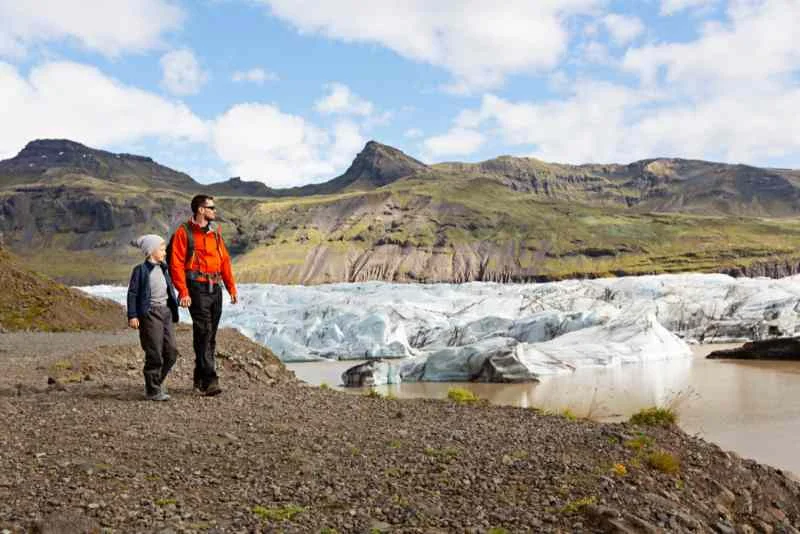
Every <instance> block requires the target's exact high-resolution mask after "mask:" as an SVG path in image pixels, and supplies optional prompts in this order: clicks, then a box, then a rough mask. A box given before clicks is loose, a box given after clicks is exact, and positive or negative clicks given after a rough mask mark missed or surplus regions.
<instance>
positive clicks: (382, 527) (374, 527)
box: [369, 521, 392, 532]
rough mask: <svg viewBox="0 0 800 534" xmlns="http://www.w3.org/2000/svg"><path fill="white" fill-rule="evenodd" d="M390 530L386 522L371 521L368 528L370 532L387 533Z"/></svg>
mask: <svg viewBox="0 0 800 534" xmlns="http://www.w3.org/2000/svg"><path fill="white" fill-rule="evenodd" d="M391 528H392V525H390V524H389V523H387V522H386V521H373V522H372V523H371V524H370V526H369V529H370V532H375V531H377V532H388V531H389V530H390V529H391Z"/></svg>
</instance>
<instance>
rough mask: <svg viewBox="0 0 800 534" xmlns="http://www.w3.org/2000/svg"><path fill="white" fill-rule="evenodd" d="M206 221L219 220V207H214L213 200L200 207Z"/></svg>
mask: <svg viewBox="0 0 800 534" xmlns="http://www.w3.org/2000/svg"><path fill="white" fill-rule="evenodd" d="M200 210H201V211H202V212H203V215H204V216H205V218H206V220H209V221H213V220H215V219H216V218H217V211H216V210H217V207H216V206H215V205H214V201H213V200H207V201H206V203H205V204H204V205H202V206H201V207H200Z"/></svg>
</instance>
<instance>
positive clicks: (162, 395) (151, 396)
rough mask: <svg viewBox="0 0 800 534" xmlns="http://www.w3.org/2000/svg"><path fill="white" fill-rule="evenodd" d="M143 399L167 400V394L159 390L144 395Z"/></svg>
mask: <svg viewBox="0 0 800 534" xmlns="http://www.w3.org/2000/svg"><path fill="white" fill-rule="evenodd" d="M145 399H147V400H150V401H167V400H169V395H168V394H167V393H166V392H165V391H161V390H159V391H158V393H151V394H148V395H145Z"/></svg>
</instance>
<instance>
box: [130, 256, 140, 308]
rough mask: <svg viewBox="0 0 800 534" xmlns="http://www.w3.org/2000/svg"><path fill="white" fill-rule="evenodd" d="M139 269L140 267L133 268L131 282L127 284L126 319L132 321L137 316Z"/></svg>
mask: <svg viewBox="0 0 800 534" xmlns="http://www.w3.org/2000/svg"><path fill="white" fill-rule="evenodd" d="M141 268H142V266H141V265H137V266H136V267H134V268H133V272H132V273H131V281H130V283H129V284H128V319H133V318H134V317H137V316H138V313H136V301H137V299H138V296H139V277H140V274H139V271H140V270H141Z"/></svg>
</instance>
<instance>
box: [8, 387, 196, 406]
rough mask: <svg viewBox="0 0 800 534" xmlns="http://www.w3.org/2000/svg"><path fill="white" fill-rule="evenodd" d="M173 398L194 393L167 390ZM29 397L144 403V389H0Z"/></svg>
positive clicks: (189, 395) (11, 393)
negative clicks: (51, 396) (49, 396)
mask: <svg viewBox="0 0 800 534" xmlns="http://www.w3.org/2000/svg"><path fill="white" fill-rule="evenodd" d="M169 394H170V395H171V396H172V397H173V398H183V397H193V396H195V393H194V392H193V390H192V389H191V388H185V387H184V388H169ZM31 395H53V396H57V397H60V398H64V397H67V398H79V397H80V398H84V399H91V400H103V399H109V400H120V401H142V402H144V401H145V398H144V388H143V387H140V386H134V385H130V386H128V385H124V386H108V385H96V386H95V385H93V386H86V385H78V384H74V385H63V384H55V385H52V384H51V385H47V386H32V385H30V384H17V385H15V386H3V387H0V397H27V396H31Z"/></svg>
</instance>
